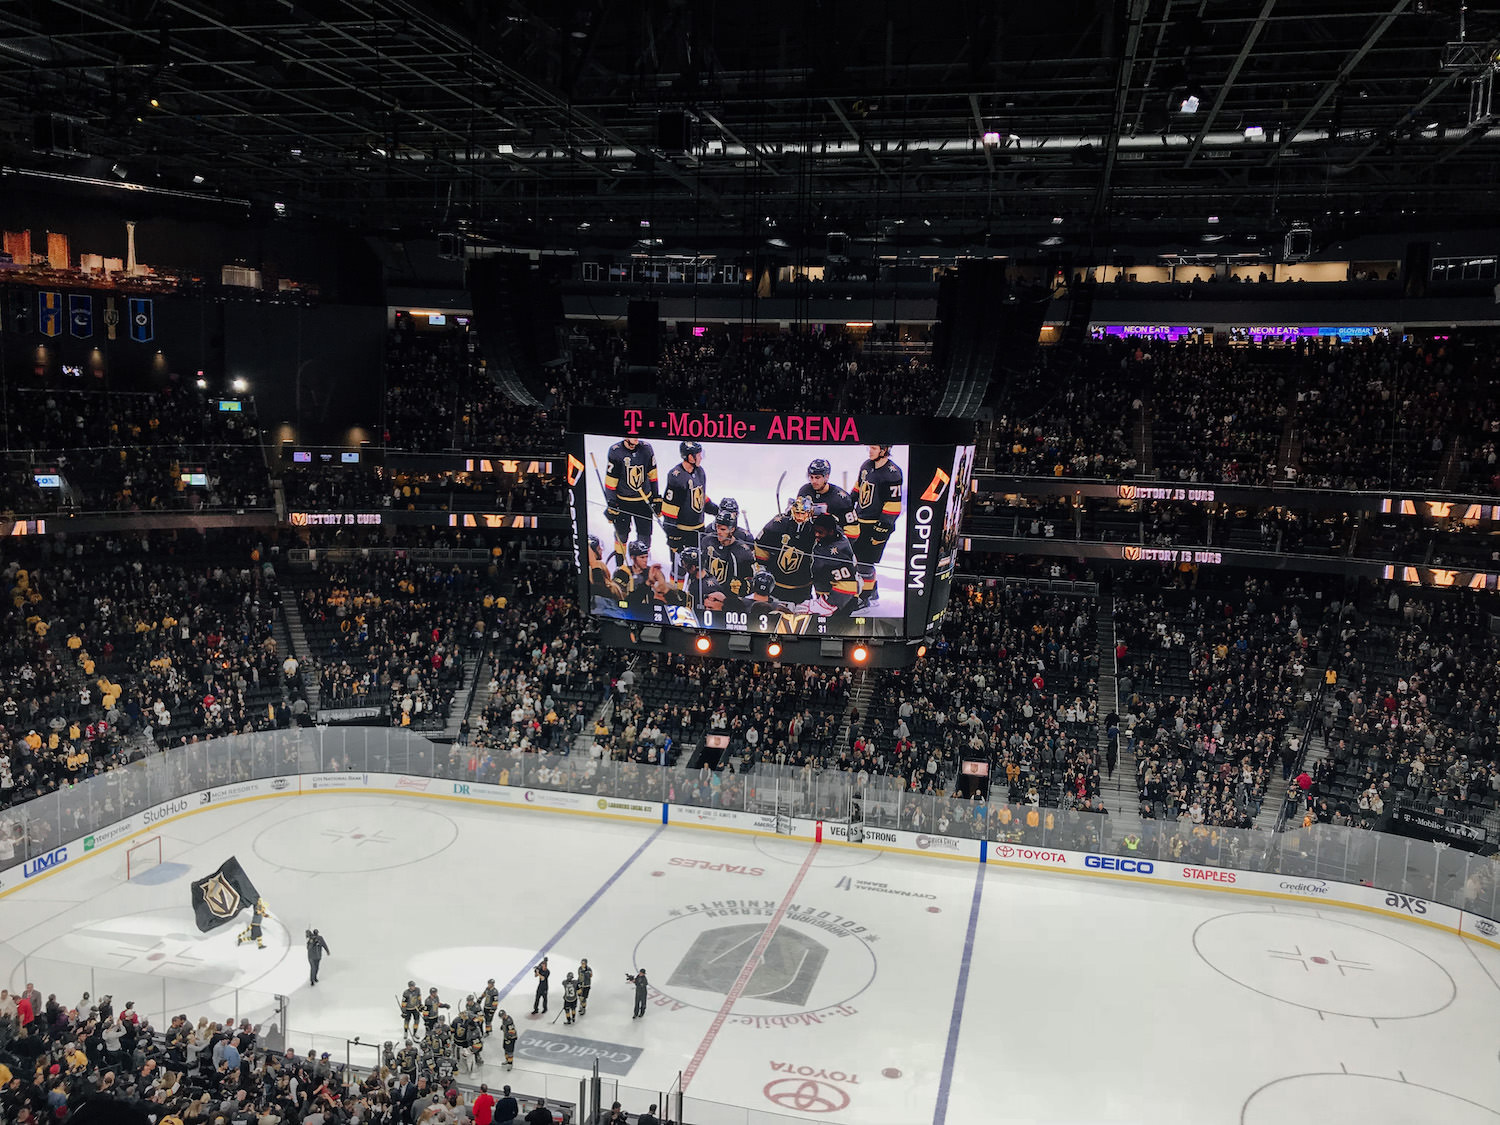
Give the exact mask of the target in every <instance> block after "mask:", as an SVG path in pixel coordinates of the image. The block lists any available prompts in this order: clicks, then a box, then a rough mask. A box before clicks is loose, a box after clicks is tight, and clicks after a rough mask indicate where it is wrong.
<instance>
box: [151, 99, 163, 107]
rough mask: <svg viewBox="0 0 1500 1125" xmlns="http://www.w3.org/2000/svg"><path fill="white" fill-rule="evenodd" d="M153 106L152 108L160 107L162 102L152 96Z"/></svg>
mask: <svg viewBox="0 0 1500 1125" xmlns="http://www.w3.org/2000/svg"><path fill="white" fill-rule="evenodd" d="M151 108H152V109H160V108H161V102H159V101H157V100H156V99H155V98H152V99H151Z"/></svg>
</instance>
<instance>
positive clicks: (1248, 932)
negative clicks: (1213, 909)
mask: <svg viewBox="0 0 1500 1125" xmlns="http://www.w3.org/2000/svg"><path fill="white" fill-rule="evenodd" d="M1193 948H1194V949H1195V950H1197V952H1198V956H1199V957H1201V958H1202V959H1203V961H1204V963H1205V964H1207V965H1208V966H1209V967H1210V968H1212V969H1213V970H1214V971H1215V972H1217V973H1219V974H1220V975H1222V976H1224V977H1226V978H1228V979H1229V980H1232V981H1234V982H1235V983H1236V984H1238V985H1241V986H1243V987H1245V988H1248V989H1249V990H1250V991H1252V992H1258V993H1260V994H1261V995H1262V996H1267V997H1270V998H1271V999H1273V1000H1280V1001H1283V1002H1284V1003H1287V1004H1292V1005H1295V1006H1296V1007H1299V1008H1308V1009H1310V1010H1312V1011H1316V1012H1323V1013H1325V1014H1328V1015H1339V1016H1351V1017H1354V1018H1357V1019H1372V1020H1391V1019H1412V1018H1414V1017H1416V1016H1425V1015H1430V1014H1431V1013H1433V1012H1439V1011H1442V1009H1444V1008H1446V1007H1447V1006H1448V1005H1449V1004H1451V1003H1452V1002H1453V998H1454V996H1455V995H1457V987H1456V986H1455V985H1454V983H1453V978H1452V977H1451V976H1449V975H1448V972H1447V970H1446V969H1444V968H1443V967H1442V966H1441V965H1439V964H1438V963H1437V962H1436V961H1434V960H1433V959H1432V958H1431V957H1428V956H1427V955H1426V954H1425V953H1422V952H1421V951H1420V950H1418V949H1416V948H1415V947H1413V946H1410V945H1407V944H1406V943H1405V942H1402V941H1398V940H1397V939H1395V938H1393V937H1389V936H1387V935H1385V934H1381V933H1376V932H1375V931H1373V930H1367V929H1365V928H1363V927H1362V926H1356V925H1354V924H1352V923H1349V922H1340V921H1335V920H1334V919H1331V918H1320V917H1316V916H1314V915H1309V914H1277V913H1271V912H1267V911H1246V912H1243V913H1236V914H1220V915H1218V916H1217V917H1214V918H1210V919H1208V920H1207V921H1206V922H1204V923H1202V924H1201V925H1200V926H1199V927H1198V928H1197V930H1195V931H1194V932H1193Z"/></svg>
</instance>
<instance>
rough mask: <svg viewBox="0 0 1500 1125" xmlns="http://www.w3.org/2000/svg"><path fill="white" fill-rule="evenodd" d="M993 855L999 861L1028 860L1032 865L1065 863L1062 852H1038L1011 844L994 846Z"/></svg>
mask: <svg viewBox="0 0 1500 1125" xmlns="http://www.w3.org/2000/svg"><path fill="white" fill-rule="evenodd" d="M995 855H996V856H998V857H999V858H1000V859H1029V860H1031V861H1032V862H1034V863H1067V862H1068V857H1067V856H1065V855H1063V854H1062V852H1047V851H1039V850H1038V849H1036V848H1017V847H1014V846H1013V845H1011V844H997V845H995Z"/></svg>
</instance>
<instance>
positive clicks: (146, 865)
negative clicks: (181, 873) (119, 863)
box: [125, 836, 161, 883]
mask: <svg viewBox="0 0 1500 1125" xmlns="http://www.w3.org/2000/svg"><path fill="white" fill-rule="evenodd" d="M160 866H161V837H160V836H147V837H146V838H145V839H144V840H137V841H136V842H135V843H133V844H131V845H130V847H128V848H127V849H125V881H126V882H127V883H128V882H129V881H130V880H131V879H134V878H135V877H136V876H137V875H140V874H143V873H144V872H146V871H149V870H151V868H153V867H160Z"/></svg>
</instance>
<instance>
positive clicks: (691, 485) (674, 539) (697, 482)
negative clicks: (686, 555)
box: [661, 441, 719, 578]
mask: <svg viewBox="0 0 1500 1125" xmlns="http://www.w3.org/2000/svg"><path fill="white" fill-rule="evenodd" d="M677 448H678V451H679V453H681V455H682V460H681V462H679V463H678V464H676V465H673V466H672V469H671V471H670V472H669V473H667V487H666V489H665V490H664V491H663V492H662V496H661V516H662V522H663V524H664V525H665V527H666V531H667V545H668V546H669V547H671V548H672V551H673V554H674V555H675V554H676V553H677V552H679V551H681V550H682V549H683V548H684V547H697V546H698V545H699V542H700V540H701V539H702V537H703V516H704V513H705V512H706V513H708V514H709V515H713V516H716V515H718V514H719V506H718V505H717V504H715V503H714V502H713V501H712V500H710V499H709V496H708V476H707V475H706V474H705V473H704V471H703V446H702V445H700V444H699V443H698V442H696V441H685V442H683V443H682V444H681V445H679V446H678V447H677ZM672 577H673V578H681V577H682V567H681V565H680V563H678V562H676V561H675V560H674V563H673V567H672Z"/></svg>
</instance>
